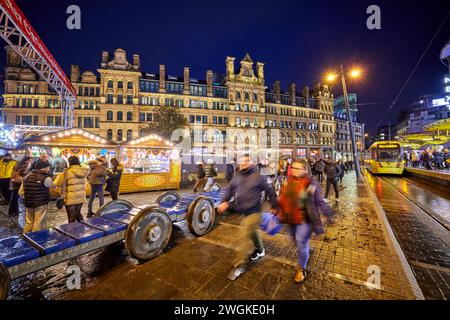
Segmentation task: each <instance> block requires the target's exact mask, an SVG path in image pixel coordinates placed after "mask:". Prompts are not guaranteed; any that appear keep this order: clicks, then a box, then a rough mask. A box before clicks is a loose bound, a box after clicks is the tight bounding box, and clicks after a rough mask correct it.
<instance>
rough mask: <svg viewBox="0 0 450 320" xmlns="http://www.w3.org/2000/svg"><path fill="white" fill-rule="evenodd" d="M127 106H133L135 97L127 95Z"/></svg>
mask: <svg viewBox="0 0 450 320" xmlns="http://www.w3.org/2000/svg"><path fill="white" fill-rule="evenodd" d="M127 104H133V96H132V95H130V94H129V95H127Z"/></svg>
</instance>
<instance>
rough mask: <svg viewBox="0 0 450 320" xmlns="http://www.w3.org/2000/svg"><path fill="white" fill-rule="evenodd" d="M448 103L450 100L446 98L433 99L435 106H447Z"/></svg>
mask: <svg viewBox="0 0 450 320" xmlns="http://www.w3.org/2000/svg"><path fill="white" fill-rule="evenodd" d="M447 104H448V102H447V101H446V100H445V98H442V99H433V107H439V106H445V105H447Z"/></svg>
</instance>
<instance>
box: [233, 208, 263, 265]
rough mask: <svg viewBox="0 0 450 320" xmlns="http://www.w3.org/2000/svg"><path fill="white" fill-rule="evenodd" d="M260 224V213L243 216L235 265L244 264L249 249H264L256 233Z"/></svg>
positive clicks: (247, 257)
mask: <svg viewBox="0 0 450 320" xmlns="http://www.w3.org/2000/svg"><path fill="white" fill-rule="evenodd" d="M260 224H261V213H252V214H249V215H248V216H246V217H244V218H243V219H242V221H241V227H242V228H241V229H240V230H239V235H238V237H239V247H238V254H237V259H236V262H235V263H234V266H235V267H238V266H240V265H242V264H244V265H246V264H247V263H248V260H249V258H250V256H249V254H250V253H249V251H250V250H251V249H252V248H256V249H258V250H259V251H262V250H264V246H263V243H262V240H261V237H260V236H259V234H258V230H259V225H260Z"/></svg>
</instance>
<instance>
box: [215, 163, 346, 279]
mask: <svg viewBox="0 0 450 320" xmlns="http://www.w3.org/2000/svg"><path fill="white" fill-rule="evenodd" d="M321 163H323V167H322V165H321ZM313 167H314V168H315V170H316V169H319V171H320V170H321V169H323V170H322V171H321V172H322V173H325V175H327V177H328V176H329V179H330V185H335V184H336V183H337V182H335V181H336V179H335V178H336V177H339V175H340V171H338V168H339V166H338V165H337V164H336V163H335V162H332V161H331V162H329V161H326V162H318V163H317V165H316V163H314V164H313V165H312V166H311V165H310V163H308V161H307V160H304V159H300V160H293V161H290V163H289V164H288V165H287V167H286V168H285V170H283V169H282V168H280V170H281V171H283V172H285V173H286V179H285V183H283V186H282V189H281V192H280V195H279V196H278V197H277V195H276V194H275V192H274V189H273V187H272V186H271V185H270V184H268V183H267V181H266V180H265V179H264V177H263V176H261V175H260V173H259V170H258V167H257V166H255V165H254V164H253V163H252V161H251V158H250V157H249V155H244V156H243V157H242V158H240V159H239V162H238V167H237V169H236V170H231V169H230V175H231V179H230V181H229V184H228V187H227V188H226V190H225V193H224V195H223V198H222V201H221V204H220V205H219V206H218V208H217V211H218V213H219V214H223V213H224V212H225V211H227V210H228V209H229V208H230V206H231V201H232V202H233V205H232V206H233V210H234V211H235V212H237V213H239V214H240V215H242V216H243V218H242V220H241V226H242V228H240V231H239V232H240V233H239V244H240V245H239V248H238V253H237V257H236V260H235V262H234V264H233V267H232V268H231V270H230V271H229V274H228V278H229V279H230V280H235V279H236V278H237V277H239V276H240V275H241V274H242V273H244V272H246V271H247V270H248V269H249V263H250V261H256V260H258V259H260V258H262V257H264V256H265V249H264V244H263V242H262V241H261V238H260V235H259V231H258V230H259V228H260V224H261V217H262V206H263V199H264V198H262V197H261V196H260V194H261V193H262V192H264V193H265V195H266V198H267V199H268V201H269V203H270V206H271V212H272V214H273V215H274V216H276V217H277V218H278V220H279V221H280V222H281V223H283V224H286V225H288V226H289V230H290V233H291V235H292V237H293V239H294V241H295V243H296V245H297V247H298V267H297V268H296V271H295V274H294V282H295V283H302V282H303V281H304V280H305V278H306V276H307V274H306V266H307V263H308V259H309V241H310V238H311V235H312V234H313V233H315V234H321V233H323V232H324V227H323V224H322V220H321V214H323V215H324V216H326V218H327V222H328V223H332V215H333V210H332V209H331V207H330V206H329V205H328V204H327V203H326V201H325V200H324V198H323V197H322V195H321V191H320V182H319V181H318V178H317V179H316V177H315V176H314V175H313V173H312V170H311V168H313ZM227 172H228V170H227ZM231 172H233V173H232V174H231ZM316 176H318V175H317V174H316ZM335 190H337V189H335ZM336 198H339V194H338V192H337V193H336Z"/></svg>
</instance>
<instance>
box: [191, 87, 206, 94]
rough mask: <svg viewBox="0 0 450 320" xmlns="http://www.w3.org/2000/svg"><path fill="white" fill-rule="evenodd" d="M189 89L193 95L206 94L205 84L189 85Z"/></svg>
mask: <svg viewBox="0 0 450 320" xmlns="http://www.w3.org/2000/svg"><path fill="white" fill-rule="evenodd" d="M189 90H190V93H191V95H193V96H206V86H199V85H190V86H189Z"/></svg>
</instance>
